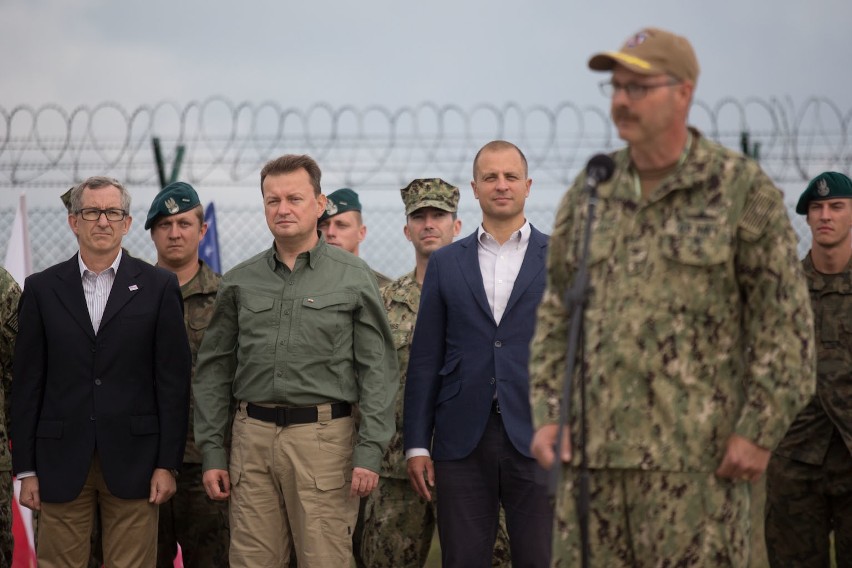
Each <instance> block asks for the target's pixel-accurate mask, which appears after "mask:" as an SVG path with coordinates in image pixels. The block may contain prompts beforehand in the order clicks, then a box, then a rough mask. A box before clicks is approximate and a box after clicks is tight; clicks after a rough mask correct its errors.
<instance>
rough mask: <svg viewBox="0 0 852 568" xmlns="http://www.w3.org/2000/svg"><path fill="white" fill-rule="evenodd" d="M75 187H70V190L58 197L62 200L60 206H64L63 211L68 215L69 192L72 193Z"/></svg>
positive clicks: (69, 206) (69, 210) (69, 205)
mask: <svg viewBox="0 0 852 568" xmlns="http://www.w3.org/2000/svg"><path fill="white" fill-rule="evenodd" d="M75 187H77V186H76V185H72V186H71V189H69V190H68V191H66V192H65V193H63V194H62V195H60V196H59V199H61V200H62V205H64V206H65V209H67V210H68V212H69V213H71V192H72V191H74V188H75Z"/></svg>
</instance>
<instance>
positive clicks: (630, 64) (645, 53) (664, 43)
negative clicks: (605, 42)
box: [589, 28, 699, 83]
mask: <svg viewBox="0 0 852 568" xmlns="http://www.w3.org/2000/svg"><path fill="white" fill-rule="evenodd" d="M616 64H618V65H623V66H625V67H627V68H628V69H630V70H631V71H635V72H636V73H641V74H643V75H660V74H668V75H672V76H673V77H676V78H678V79H680V80H681V81H692V82H693V83H695V82H697V81H698V72H699V68H698V59H696V58H695V51H693V49H692V45H690V43H689V40H688V39H686V38H685V37H682V36H679V35H676V34H673V33H671V32H667V31H665V30H661V29H658V28H645V29H643V30H641V31H639V32H637V33H635V34H633V35H632V36H631V37H630V38H628V39H627V41H626V42H624V45H622V46H621V49H620V50H619V51H604V52H602V53H596V54H595V55H593V56H592V58H591V59H589V69H592V70H593V71H611V70H612V69H613V68H614V67H615V66H616Z"/></svg>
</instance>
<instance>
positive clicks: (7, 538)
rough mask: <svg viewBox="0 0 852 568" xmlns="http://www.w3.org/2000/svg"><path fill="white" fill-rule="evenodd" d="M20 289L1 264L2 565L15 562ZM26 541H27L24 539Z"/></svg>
mask: <svg viewBox="0 0 852 568" xmlns="http://www.w3.org/2000/svg"><path fill="white" fill-rule="evenodd" d="M20 299H21V289H20V287H18V284H17V282H15V279H14V278H12V275H11V274H9V273H8V272H6V270H5V269H4V268H0V381H2V388H0V408H2V411H3V415H2V416H0V568H9V567H10V566H11V565H12V548H13V541H12V500H13V499H14V489H13V487H12V456H11V455H10V454H9V436H8V431H9V401H10V400H11V398H10V395H9V393H10V391H11V388H12V355H13V354H14V352H15V336H16V335H17V334H18V300H20ZM24 544H26V543H24Z"/></svg>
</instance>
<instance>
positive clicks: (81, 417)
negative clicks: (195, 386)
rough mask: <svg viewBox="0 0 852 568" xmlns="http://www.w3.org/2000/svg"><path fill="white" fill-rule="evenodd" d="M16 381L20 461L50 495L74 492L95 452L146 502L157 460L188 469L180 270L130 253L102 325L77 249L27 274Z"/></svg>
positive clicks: (116, 481)
mask: <svg viewBox="0 0 852 568" xmlns="http://www.w3.org/2000/svg"><path fill="white" fill-rule="evenodd" d="M24 290H25V292H24V293H23V295H22V297H21V303H20V306H19V309H18V320H19V330H18V338H17V342H16V345H15V359H14V371H13V386H12V421H11V428H12V434H11V438H12V464H13V469H14V471H15V473H16V474H17V473H20V472H23V471H35V472H36V474H37V475H38V480H39V491H40V496H41V499H42V500H43V501H46V502H48V503H50V502H56V503H63V502H68V501H71V500H73V499H75V498H76V497H77V496H78V495H79V494H80V491H81V489H82V487H83V483H84V481H85V479H86V475H87V474H88V471H89V466H90V464H91V461H92V457H93V455H94V452H95V451H97V453H98V456H99V458H100V461H101V464H102V469H103V475H104V479H105V481H106V484H107V487H108V488H109V490H110V492H111V493H112V494H113V495H115V496H117V497H120V498H123V499H143V498H147V497H148V495H149V491H150V481H151V475H152V473H153V471H154V468H157V467H161V468H167V469H177V468H179V467H180V465H181V462H182V458H183V451H184V444H185V442H186V428H187V420H188V414H189V410H188V409H189V386H190V367H191V359H190V351H189V343H188V341H187V337H186V330H185V328H184V324H183V302H182V300H181V295H180V288H179V286H178V283H177V278H176V277H175V275H174V274H172V273H170V272H168V271H166V270H162V269H159V268H155V267H153V266H151V265H150V264H147V263H145V262H142V261H141V260H138V259H136V258H133V257H131V256H130V255H129V254H127V252H124V253H123V256H122V259H121V263H120V264H119V267H118V271H117V272H116V276H115V283H114V284H113V287H112V291H111V292H110V295H109V298H108V300H107V304H106V308H105V310H104V314H103V318H102V320H101V325H100V329H99V330H98V333H97V334H95V332H94V329H93V327H92V323H91V318H90V317H89V311H88V308H87V307H86V299H85V296H84V295H83V285H82V280H81V278H80V269H79V264H78V260H77V255H74V256H73V257H72V258H71V259H69V260H67V261H65V262H63V263H60V264H57V265H55V266H53V267H51V268H48V269H47V270H45V271H43V272H40V273H38V274H33V275H32V276H30V277H28V278H27V279H26V282H25V285H24Z"/></svg>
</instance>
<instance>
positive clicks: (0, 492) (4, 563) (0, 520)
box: [0, 471, 15, 568]
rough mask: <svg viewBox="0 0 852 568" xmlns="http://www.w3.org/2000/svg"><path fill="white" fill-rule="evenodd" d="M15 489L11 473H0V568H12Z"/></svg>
mask: <svg viewBox="0 0 852 568" xmlns="http://www.w3.org/2000/svg"><path fill="white" fill-rule="evenodd" d="M14 495H15V489H14V486H13V485H12V472H11V471H0V568H10V567H11V566H12V549H13V548H14V542H13V539H12V499H14Z"/></svg>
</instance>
